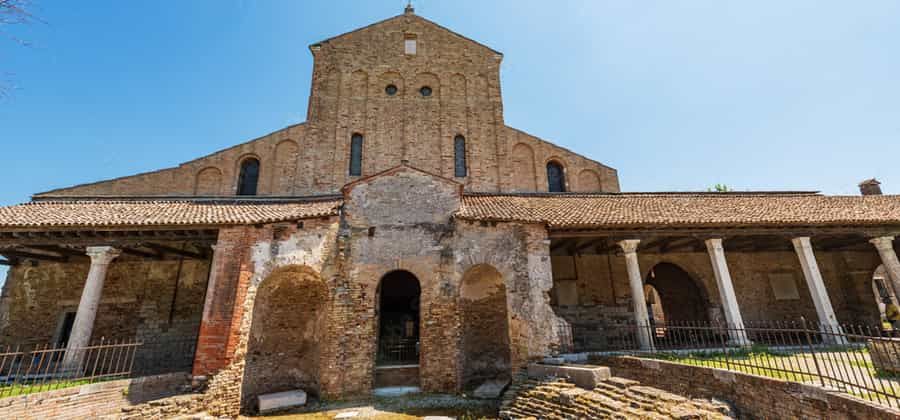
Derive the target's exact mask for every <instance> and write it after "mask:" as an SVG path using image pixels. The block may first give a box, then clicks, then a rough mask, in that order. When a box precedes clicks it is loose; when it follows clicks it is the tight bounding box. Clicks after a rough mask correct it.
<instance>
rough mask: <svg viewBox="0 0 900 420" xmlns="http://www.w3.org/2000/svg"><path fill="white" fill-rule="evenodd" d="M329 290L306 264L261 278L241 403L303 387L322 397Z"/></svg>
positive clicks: (310, 392) (251, 329)
mask: <svg viewBox="0 0 900 420" xmlns="http://www.w3.org/2000/svg"><path fill="white" fill-rule="evenodd" d="M328 300H329V299H328V289H327V287H326V285H325V282H324V281H323V280H322V278H321V277H320V276H319V274H318V273H317V272H316V271H315V270H313V269H311V268H309V267H307V266H299V265H293V266H287V267H281V268H278V269H276V270H275V271H274V272H272V274H270V275H269V277H267V278H266V279H265V280H263V281H262V283H260V285H259V287H258V289H257V293H256V299H255V301H254V304H253V318H252V320H253V321H252V324H251V327H250V336H249V337H248V343H247V358H246V366H245V368H244V379H243V381H242V387H243V389H242V393H241V395H242V396H243V398H242V401H241V406H242V407H247V408H250V409H251V410H253V405H254V404H255V403H256V397H257V396H258V395H260V394H267V393H271V392H280V391H287V390H292V389H302V390H304V391H306V392H307V393H308V394H309V395H310V396H314V397H316V396H318V395H319V392H320V388H319V385H320V384H319V365H320V363H319V355H320V348H321V342H322V340H323V339H324V337H325V317H326V307H327V302H328Z"/></svg>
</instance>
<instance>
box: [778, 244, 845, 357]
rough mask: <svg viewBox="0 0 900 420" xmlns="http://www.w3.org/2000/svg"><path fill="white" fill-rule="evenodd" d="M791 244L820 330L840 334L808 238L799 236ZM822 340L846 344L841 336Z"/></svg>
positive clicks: (825, 337) (827, 337)
mask: <svg viewBox="0 0 900 420" xmlns="http://www.w3.org/2000/svg"><path fill="white" fill-rule="evenodd" d="M791 242H793V244H794V250H795V251H796V252H797V257H798V258H800V266H801V267H802V268H803V276H804V277H805V278H806V285H807V286H809V294H810V295H812V300H813V304H815V306H816V314H817V315H818V316H819V324H820V328H822V330H823V331H827V332H832V333H838V334H839V333H841V328H840V325H839V324H838V321H837V316H835V315H834V308H832V307H831V298H829V297H828V290H826V289H825V281H824V280H822V273H821V272H820V271H819V264H818V263H817V262H816V255H815V253H813V248H812V243H811V242H810V240H809V237H807V236H801V237H799V238H794V239H793V240H791ZM823 338H824V341H825V342H826V343H830V344H846V340H845V339H844V338H843V337H841V336H834V335H825V336H824V337H823Z"/></svg>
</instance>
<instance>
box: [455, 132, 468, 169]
mask: <svg viewBox="0 0 900 420" xmlns="http://www.w3.org/2000/svg"><path fill="white" fill-rule="evenodd" d="M453 168H454V169H453V174H454V175H455V176H457V177H464V176H466V175H467V171H466V138H465V137H463V136H461V135H460V136H456V137H455V138H454V139H453Z"/></svg>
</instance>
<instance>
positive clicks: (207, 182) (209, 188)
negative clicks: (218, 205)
mask: <svg viewBox="0 0 900 420" xmlns="http://www.w3.org/2000/svg"><path fill="white" fill-rule="evenodd" d="M220 194H222V171H221V170H219V168H216V167H213V166H210V167H207V168H203V169H201V170H200V171H199V172H197V175H196V176H195V180H194V195H204V196H217V195H220Z"/></svg>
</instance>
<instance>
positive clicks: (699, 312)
mask: <svg viewBox="0 0 900 420" xmlns="http://www.w3.org/2000/svg"><path fill="white" fill-rule="evenodd" d="M645 285H646V286H650V287H646V286H645V287H644V293H645V295H646V298H647V310H648V315H649V316H650V319H651V320H653V322H654V323H655V324H667V323H671V322H675V323H679V322H682V323H683V322H697V321H700V322H708V321H709V315H708V308H709V300H708V299H707V297H706V295H705V293H704V292H703V290H702V289H701V288H700V287H698V286H697V282H696V281H694V279H693V278H691V276H690V274H688V273H687V272H686V271H684V270H682V269H681V267H679V266H677V265H675V264H670V263H660V264H657V265H656V266H654V267H653V269H652V270H650V274H649V275H648V276H647V280H646V282H645ZM648 292H650V293H648Z"/></svg>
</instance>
